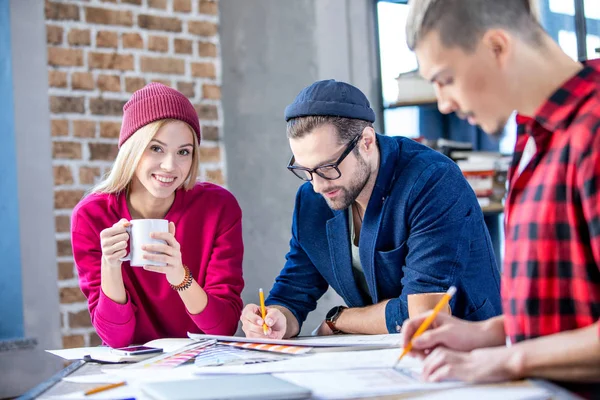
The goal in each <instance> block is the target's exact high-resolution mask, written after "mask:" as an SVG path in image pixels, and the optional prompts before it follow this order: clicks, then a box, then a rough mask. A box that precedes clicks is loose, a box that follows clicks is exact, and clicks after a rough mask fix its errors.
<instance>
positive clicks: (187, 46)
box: [174, 39, 193, 54]
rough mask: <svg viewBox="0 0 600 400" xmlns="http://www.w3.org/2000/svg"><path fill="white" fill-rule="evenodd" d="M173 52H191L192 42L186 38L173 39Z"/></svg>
mask: <svg viewBox="0 0 600 400" xmlns="http://www.w3.org/2000/svg"><path fill="white" fill-rule="evenodd" d="M174 44H175V53H177V54H192V52H193V48H192V47H193V46H192V45H193V42H192V41H191V40H187V39H175V42H174Z"/></svg>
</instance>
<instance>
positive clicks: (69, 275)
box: [58, 228, 75, 281]
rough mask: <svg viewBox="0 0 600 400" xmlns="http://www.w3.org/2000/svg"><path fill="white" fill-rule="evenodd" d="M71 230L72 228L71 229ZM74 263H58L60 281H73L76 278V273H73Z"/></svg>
mask: <svg viewBox="0 0 600 400" xmlns="http://www.w3.org/2000/svg"><path fill="white" fill-rule="evenodd" d="M69 230H70V228H69ZM69 230H67V232H68V231H69ZM73 267H74V265H73V263H72V262H59V263H58V280H59V281H64V280H67V279H73V278H74V277H75V273H74V272H73Z"/></svg>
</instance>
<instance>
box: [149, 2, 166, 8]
mask: <svg viewBox="0 0 600 400" xmlns="http://www.w3.org/2000/svg"><path fill="white" fill-rule="evenodd" d="M148 7H150V8H160V9H162V10H166V9H167V0H148Z"/></svg>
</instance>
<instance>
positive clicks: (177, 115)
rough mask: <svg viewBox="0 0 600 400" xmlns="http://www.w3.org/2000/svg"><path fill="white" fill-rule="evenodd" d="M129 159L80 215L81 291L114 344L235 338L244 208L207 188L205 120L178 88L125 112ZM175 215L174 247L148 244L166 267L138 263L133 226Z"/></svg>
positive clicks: (158, 88)
mask: <svg viewBox="0 0 600 400" xmlns="http://www.w3.org/2000/svg"><path fill="white" fill-rule="evenodd" d="M123 112H124V113H123V124H122V127H121V133H120V137H119V153H118V155H117V158H116V160H115V163H114V166H113V168H112V169H111V171H110V173H109V174H108V175H107V177H106V178H105V179H104V180H103V181H102V182H100V183H99V184H98V185H97V186H96V187H94V188H93V189H92V190H91V193H90V194H89V195H88V196H86V197H85V198H84V199H83V200H82V201H81V202H80V203H79V204H78V205H77V207H75V209H74V210H73V216H72V220H71V236H72V239H71V240H72V245H73V255H74V258H75V263H76V266H77V271H78V273H79V285H80V287H81V291H82V292H83V294H84V295H85V296H86V297H87V299H88V307H89V311H90V315H91V319H92V324H93V325H94V327H95V329H96V332H97V333H98V336H100V338H101V339H102V340H103V341H104V342H105V343H106V344H108V345H109V346H111V347H122V346H127V345H129V344H134V343H135V344H137V343H144V342H146V341H149V340H153V339H158V338H164V337H185V336H186V333H187V332H198V333H200V332H204V333H208V334H221V335H232V334H233V333H234V332H235V330H236V327H237V322H238V320H239V317H240V313H241V308H242V300H241V297H240V294H241V291H242V289H243V286H244V281H243V278H242V256H243V244H242V227H241V217H242V216H241V210H240V208H239V206H238V203H237V201H236V200H235V198H234V197H233V195H231V194H230V193H229V192H228V191H227V190H225V189H223V188H221V187H219V186H216V185H212V184H209V183H197V182H196V173H197V170H198V145H199V143H200V124H199V121H198V116H197V114H196V112H195V110H194V107H193V106H192V104H191V103H190V102H189V100H188V99H187V98H186V97H185V96H183V95H182V94H181V93H179V92H178V91H176V90H174V89H171V88H169V87H167V86H164V85H161V84H158V83H151V84H149V85H147V86H146V87H144V88H142V89H140V90H139V91H137V92H135V93H134V94H133V96H132V97H131V99H130V100H129V101H128V102H127V103H126V104H125V106H124V108H123ZM135 219H166V220H168V221H169V232H154V233H152V237H153V238H155V239H160V240H163V241H164V242H165V244H152V245H146V246H144V247H143V250H144V259H145V260H148V261H153V262H162V263H166V266H164V267H163V266H160V267H159V266H150V265H146V266H144V267H143V268H138V267H132V266H130V265H129V262H128V261H121V259H122V258H124V257H125V256H126V255H127V253H128V243H129V235H128V233H127V230H126V226H127V225H128V224H129V221H130V220H135Z"/></svg>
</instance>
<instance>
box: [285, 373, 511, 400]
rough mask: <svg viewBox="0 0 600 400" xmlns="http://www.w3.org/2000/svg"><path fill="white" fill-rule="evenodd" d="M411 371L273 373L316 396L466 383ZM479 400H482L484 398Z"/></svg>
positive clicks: (384, 392) (351, 395)
mask: <svg viewBox="0 0 600 400" xmlns="http://www.w3.org/2000/svg"><path fill="white" fill-rule="evenodd" d="M411 372H412V371H406V372H405V371H403V370H394V369H390V368H388V369H355V370H349V371H329V372H328V373H327V374H323V373H322V372H288V373H282V374H273V375H274V376H275V377H277V378H280V379H284V380H286V381H289V382H292V383H294V384H296V385H299V386H303V387H305V388H307V389H310V390H311V391H312V392H313V398H315V399H347V398H357V397H366V396H369V397H371V396H384V395H390V394H398V393H406V392H415V391H422V390H441V389H449V388H453V387H457V386H463V385H464V384H463V383H460V382H444V383H425V382H421V381H419V380H418V379H417V378H416V377H415V375H414V374H412V373H411ZM482 398H485V397H482ZM478 400H481V398H480V399H478ZM503 400H506V399H503Z"/></svg>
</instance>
